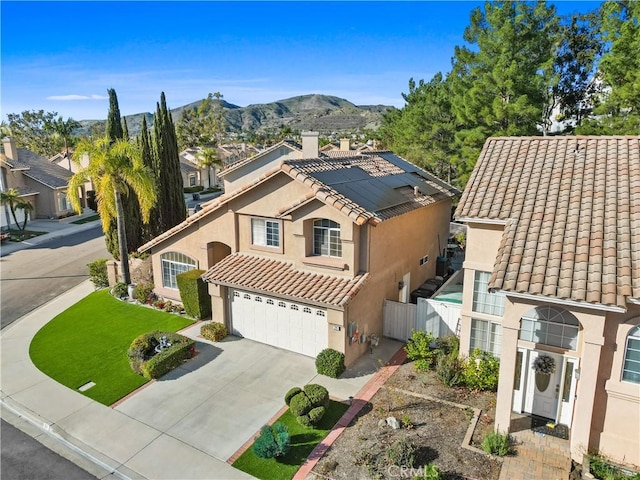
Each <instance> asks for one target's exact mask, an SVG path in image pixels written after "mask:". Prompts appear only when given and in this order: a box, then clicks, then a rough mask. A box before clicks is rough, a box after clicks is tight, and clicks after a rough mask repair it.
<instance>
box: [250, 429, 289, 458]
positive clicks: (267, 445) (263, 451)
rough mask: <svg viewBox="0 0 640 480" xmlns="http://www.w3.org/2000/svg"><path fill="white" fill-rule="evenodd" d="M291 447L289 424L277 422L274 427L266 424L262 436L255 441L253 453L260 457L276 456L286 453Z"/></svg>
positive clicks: (261, 431)
mask: <svg viewBox="0 0 640 480" xmlns="http://www.w3.org/2000/svg"><path fill="white" fill-rule="evenodd" d="M290 448H291V438H290V436H289V430H288V429H287V426H286V425H285V424H284V423H282V422H276V423H275V424H274V425H273V427H270V426H269V425H265V426H263V427H262V429H261V430H260V436H259V437H258V438H256V441H255V442H253V453H255V454H256V457H258V458H274V457H281V456H283V455H286V454H287V453H288V452H289V449H290Z"/></svg>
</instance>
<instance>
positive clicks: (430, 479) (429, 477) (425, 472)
mask: <svg viewBox="0 0 640 480" xmlns="http://www.w3.org/2000/svg"><path fill="white" fill-rule="evenodd" d="M444 478H445V477H444V475H443V474H442V472H441V471H440V469H439V468H438V467H437V465H436V464H435V463H433V462H429V463H427V464H426V465H425V466H424V467H422V477H414V479H413V480H444Z"/></svg>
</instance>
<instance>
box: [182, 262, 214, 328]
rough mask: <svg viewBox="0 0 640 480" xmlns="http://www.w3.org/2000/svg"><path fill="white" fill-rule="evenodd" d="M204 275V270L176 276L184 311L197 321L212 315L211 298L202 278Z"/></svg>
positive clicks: (190, 271)
mask: <svg viewBox="0 0 640 480" xmlns="http://www.w3.org/2000/svg"><path fill="white" fill-rule="evenodd" d="M203 273H204V270H189V271H187V272H184V273H180V274H178V275H176V281H177V283H178V290H179V291H180V298H181V299H182V304H183V305H184V311H185V312H186V314H187V315H189V316H190V317H192V318H195V319H197V320H200V319H202V318H205V317H208V316H209V315H211V296H209V292H208V291H207V285H206V284H205V283H204V280H202V278H200V277H201V276H202V274H203Z"/></svg>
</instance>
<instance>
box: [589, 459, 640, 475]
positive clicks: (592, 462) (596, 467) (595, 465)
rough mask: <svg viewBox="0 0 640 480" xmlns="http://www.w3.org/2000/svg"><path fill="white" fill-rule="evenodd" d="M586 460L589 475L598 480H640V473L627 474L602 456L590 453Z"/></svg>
mask: <svg viewBox="0 0 640 480" xmlns="http://www.w3.org/2000/svg"><path fill="white" fill-rule="evenodd" d="M588 458H589V473H591V474H592V475H593V476H594V477H596V478H598V479H600V480H640V473H635V474H627V473H625V472H623V471H622V470H621V469H620V468H617V467H616V466H614V465H612V464H611V462H610V461H609V460H607V458H606V457H604V456H602V455H599V454H597V453H590V454H589V455H588Z"/></svg>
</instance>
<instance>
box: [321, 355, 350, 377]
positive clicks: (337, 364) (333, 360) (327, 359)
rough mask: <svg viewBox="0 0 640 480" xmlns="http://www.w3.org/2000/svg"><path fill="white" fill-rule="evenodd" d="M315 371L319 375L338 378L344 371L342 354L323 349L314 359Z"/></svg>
mask: <svg viewBox="0 0 640 480" xmlns="http://www.w3.org/2000/svg"><path fill="white" fill-rule="evenodd" d="M316 370H317V371H318V373H319V374H321V375H326V376H327V377H331V378H338V377H339V376H340V375H341V374H342V372H344V370H345V366H344V353H340V352H338V351H337V350H334V349H332V348H325V349H324V350H322V351H321V352H320V353H319V354H318V356H317V357H316Z"/></svg>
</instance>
